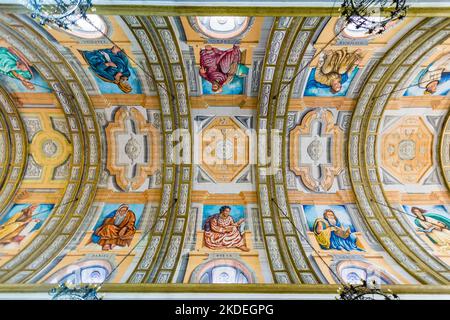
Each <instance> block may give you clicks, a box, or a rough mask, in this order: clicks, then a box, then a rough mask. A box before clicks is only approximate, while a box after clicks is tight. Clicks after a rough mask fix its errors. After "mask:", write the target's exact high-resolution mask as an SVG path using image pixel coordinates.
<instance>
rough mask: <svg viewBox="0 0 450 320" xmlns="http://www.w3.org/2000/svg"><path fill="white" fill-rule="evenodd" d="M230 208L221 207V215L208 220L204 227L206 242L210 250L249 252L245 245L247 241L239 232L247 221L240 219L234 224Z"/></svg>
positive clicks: (215, 215)
mask: <svg viewBox="0 0 450 320" xmlns="http://www.w3.org/2000/svg"><path fill="white" fill-rule="evenodd" d="M230 211H231V208H230V207H229V206H223V207H220V209H219V213H217V214H214V215H212V216H210V217H208V219H206V222H205V225H204V230H205V233H204V242H205V245H206V247H208V248H210V249H227V248H238V249H240V250H242V251H249V250H250V249H249V248H247V246H246V244H245V239H244V237H243V235H242V234H241V232H240V231H239V227H240V225H241V224H242V223H243V222H244V221H245V220H244V219H240V220H239V221H238V222H234V220H233V218H232V217H231V216H230Z"/></svg>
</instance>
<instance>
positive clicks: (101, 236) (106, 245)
mask: <svg viewBox="0 0 450 320" xmlns="http://www.w3.org/2000/svg"><path fill="white" fill-rule="evenodd" d="M135 222H136V215H135V214H134V212H133V211H131V210H129V207H128V205H126V204H122V205H121V206H120V207H119V208H118V209H117V210H116V211H115V212H114V211H113V212H112V213H111V214H109V215H108V216H106V218H105V220H103V223H102V225H101V226H100V227H98V228H97V229H96V230H95V232H94V236H93V240H94V242H97V243H98V244H99V245H101V246H102V249H103V250H111V249H113V248H114V247H115V246H120V247H124V246H129V245H130V243H131V240H133V237H134V234H135V233H136V227H135ZM96 240H97V241H96Z"/></svg>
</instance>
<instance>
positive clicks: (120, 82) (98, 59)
mask: <svg viewBox="0 0 450 320" xmlns="http://www.w3.org/2000/svg"><path fill="white" fill-rule="evenodd" d="M80 53H81V55H82V56H83V58H84V59H85V60H86V62H87V63H88V64H89V66H90V67H91V69H92V70H93V71H94V73H95V74H96V75H97V77H99V78H100V79H102V80H103V81H106V82H111V83H115V84H116V85H117V86H118V87H119V88H120V90H122V91H123V92H125V93H130V92H131V90H132V88H131V85H130V84H129V83H128V78H129V77H130V75H131V72H130V66H129V63H128V58H127V56H126V55H125V53H124V52H123V51H122V50H121V49H120V48H119V47H117V46H113V47H112V48H111V49H101V50H93V51H80Z"/></svg>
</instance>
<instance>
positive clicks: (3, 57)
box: [0, 47, 34, 90]
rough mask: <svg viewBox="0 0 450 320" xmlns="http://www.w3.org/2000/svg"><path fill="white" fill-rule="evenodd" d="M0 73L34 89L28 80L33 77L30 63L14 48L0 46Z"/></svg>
mask: <svg viewBox="0 0 450 320" xmlns="http://www.w3.org/2000/svg"><path fill="white" fill-rule="evenodd" d="M0 74H3V75H5V76H8V77H10V78H13V79H17V80H19V81H20V82H22V84H23V85H24V86H25V87H26V88H27V89H30V90H33V89H34V85H33V84H32V83H31V82H30V80H31V78H33V71H32V70H31V67H30V64H29V63H28V62H27V60H26V59H25V57H24V56H23V55H22V54H21V53H20V52H18V51H17V50H15V49H14V48H11V47H10V48H5V47H0Z"/></svg>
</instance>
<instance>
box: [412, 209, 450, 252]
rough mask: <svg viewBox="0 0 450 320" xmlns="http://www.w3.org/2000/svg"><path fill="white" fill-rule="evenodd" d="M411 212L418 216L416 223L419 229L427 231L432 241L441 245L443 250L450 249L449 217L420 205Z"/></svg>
mask: <svg viewBox="0 0 450 320" xmlns="http://www.w3.org/2000/svg"><path fill="white" fill-rule="evenodd" d="M411 213H413V214H414V215H415V216H416V219H414V223H415V225H416V226H417V227H418V228H417V230H418V231H420V232H423V233H425V235H426V236H427V237H428V239H430V240H431V242H433V243H434V244H436V245H437V246H439V247H440V250H441V251H443V252H447V251H449V250H450V219H449V218H448V217H446V216H444V215H442V214H438V213H434V212H428V211H427V210H425V209H421V208H418V207H412V208H411Z"/></svg>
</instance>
